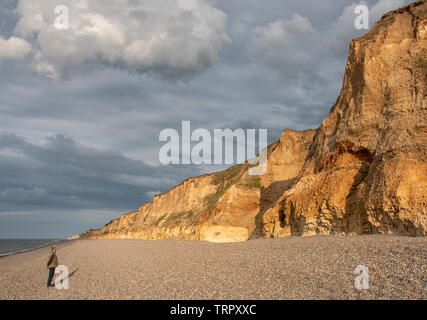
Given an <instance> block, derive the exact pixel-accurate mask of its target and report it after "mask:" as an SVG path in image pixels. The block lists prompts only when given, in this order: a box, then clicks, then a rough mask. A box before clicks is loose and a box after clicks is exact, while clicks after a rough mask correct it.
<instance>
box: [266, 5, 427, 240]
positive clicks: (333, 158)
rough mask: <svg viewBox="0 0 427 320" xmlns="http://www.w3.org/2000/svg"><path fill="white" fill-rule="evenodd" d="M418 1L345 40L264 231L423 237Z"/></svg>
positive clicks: (423, 44) (426, 186)
mask: <svg viewBox="0 0 427 320" xmlns="http://www.w3.org/2000/svg"><path fill="white" fill-rule="evenodd" d="M426 6H427V5H426V2H425V1H418V2H415V3H413V4H411V5H409V6H407V7H405V8H402V9H399V10H396V11H393V12H390V13H388V14H386V15H384V17H383V18H382V19H381V20H380V21H379V22H378V23H377V24H376V25H375V26H374V27H373V29H372V30H371V31H369V32H368V33H367V34H366V35H364V36H363V37H362V38H359V39H355V40H353V41H352V42H351V44H350V51H349V54H348V62H347V65H346V71H345V77H344V82H343V86H342V90H341V94H340V96H339V98H338V100H337V102H336V104H335V105H334V106H333V107H332V110H331V111H330V113H329V115H328V116H327V117H326V118H325V119H324V120H323V122H322V124H321V126H320V128H319V129H318V130H317V132H316V136H315V138H314V141H313V144H312V145H311V147H310V151H309V154H308V156H307V159H306V161H305V163H304V166H303V169H302V170H301V172H300V173H299V175H298V178H297V181H296V183H295V184H294V185H293V186H292V188H290V189H289V190H287V191H286V192H285V193H284V194H283V195H282V196H281V198H280V199H279V200H278V201H277V203H276V205H275V206H274V208H272V209H270V210H269V211H268V212H266V213H265V214H264V216H263V233H264V235H265V236H267V237H282V236H286V235H311V234H364V233H397V234H402V235H411V236H425V235H426V226H427V224H426V223H427V221H426V217H427V163H426V159H427V149H426V148H427V147H426V143H427V112H426V109H427V103H426V76H427V61H426V57H427V41H426V40H427V39H426V36H427V29H426V28H427V23H426Z"/></svg>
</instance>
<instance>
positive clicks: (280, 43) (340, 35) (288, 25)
mask: <svg viewBox="0 0 427 320" xmlns="http://www.w3.org/2000/svg"><path fill="white" fill-rule="evenodd" d="M359 4H363V5H366V6H368V4H367V3H366V2H365V1H363V0H361V1H359V2H358V3H356V2H355V3H352V4H351V5H348V6H346V7H345V8H344V9H343V11H342V13H341V15H340V16H339V17H338V18H337V19H336V20H335V21H332V22H331V23H330V24H329V26H327V28H325V29H324V30H322V31H320V30H315V29H314V28H313V27H312V25H311V22H310V21H309V20H308V19H307V18H305V17H302V16H300V15H298V14H294V15H293V17H292V19H289V20H282V19H280V20H276V21H274V22H271V23H269V24H268V25H266V26H258V27H256V28H254V29H253V31H252V39H251V41H250V43H249V45H248V48H249V53H250V55H251V57H252V58H253V59H254V60H255V61H257V62H258V61H259V60H261V61H262V62H263V63H264V65H265V66H267V67H269V68H272V69H274V70H278V71H280V72H281V73H282V74H284V75H286V76H289V75H290V76H292V75H296V74H298V75H300V76H301V75H302V76H307V75H306V72H309V73H310V74H311V76H309V77H306V79H307V80H309V79H311V78H312V77H313V76H314V75H315V74H316V73H317V75H320V76H321V75H322V74H324V73H325V71H328V69H332V68H333V67H332V66H329V64H331V63H336V60H335V59H330V57H329V58H327V59H326V60H325V59H320V58H319V57H320V56H322V55H324V56H330V55H333V56H335V57H343V56H345V54H346V52H347V50H348V48H349V43H350V41H351V39H353V38H356V37H360V36H362V35H363V34H364V33H365V32H366V31H367V30H358V29H356V27H355V26H354V21H355V19H356V17H357V14H356V13H355V8H356V6H358V5H359ZM404 5H405V1H404V0H379V1H378V2H377V3H376V4H374V5H373V6H372V7H369V6H368V8H369V27H370V28H371V27H372V26H373V25H374V24H375V22H377V21H378V20H379V19H380V18H381V17H382V15H383V14H384V13H386V12H388V11H390V10H394V9H397V8H399V7H401V6H404ZM325 61H326V62H327V63H326V65H327V66H326V65H321V64H320V62H322V64H325ZM329 61H331V63H329Z"/></svg>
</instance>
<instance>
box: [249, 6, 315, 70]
mask: <svg viewBox="0 0 427 320" xmlns="http://www.w3.org/2000/svg"><path fill="white" fill-rule="evenodd" d="M314 33H315V32H314V29H313V27H312V26H311V23H310V21H309V20H308V19H307V18H305V17H301V16H300V15H298V14H294V15H293V17H292V18H291V19H289V20H282V19H279V20H276V21H274V22H271V23H270V24H268V25H267V26H263V27H256V28H254V29H253V31H252V39H251V42H250V43H249V46H248V50H249V53H250V54H251V56H252V57H253V58H254V59H257V60H258V59H261V60H262V61H263V62H264V63H265V64H266V65H267V66H269V67H272V68H275V69H277V68H278V69H280V70H282V71H284V72H286V73H288V72H291V73H292V72H293V71H296V70H298V68H302V67H304V66H307V65H308V64H309V63H310V62H311V58H310V56H309V55H308V54H307V52H306V50H305V49H304V48H303V47H301V46H299V44H301V43H303V42H304V41H308V42H310V40H311V39H312V36H313V35H314Z"/></svg>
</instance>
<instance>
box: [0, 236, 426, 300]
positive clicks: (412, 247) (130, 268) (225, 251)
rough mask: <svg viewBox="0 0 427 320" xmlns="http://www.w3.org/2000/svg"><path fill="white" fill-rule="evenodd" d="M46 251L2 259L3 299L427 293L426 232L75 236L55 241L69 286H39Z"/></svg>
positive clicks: (415, 296) (333, 296) (0, 282)
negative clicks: (360, 278)
mask: <svg viewBox="0 0 427 320" xmlns="http://www.w3.org/2000/svg"><path fill="white" fill-rule="evenodd" d="M48 254H49V248H42V249H38V250H35V251H31V252H26V253H22V254H18V255H14V256H9V257H5V258H2V259H0V299H68V298H72V299H117V298H120V299H313V298H314V299H316V298H321V299H359V298H361V299H372V298H379V299H390V298H396V299H407V298H410V299H426V298H427V292H426V290H427V289H426V283H427V282H426V280H427V274H426V269H427V263H426V262H427V261H426V260H427V239H425V238H410V237H397V236H383V235H369V236H355V237H333V236H314V237H289V238H283V239H259V240H252V241H248V242H244V243H228V244H214V243H208V242H202V241H181V240H157V241H144V240H77V241H71V242H67V243H62V244H59V245H58V257H59V263H60V264H64V265H66V266H67V267H68V268H69V271H70V272H72V273H73V274H72V276H71V277H70V278H69V285H70V288H69V289H68V290H57V289H55V288H46V287H45V281H46V278H47V270H46V267H45V262H46V261H45V260H46V259H47V256H48ZM357 265H365V266H367V267H368V268H369V276H370V283H369V284H370V288H369V290H365V291H358V290H356V289H355V288H354V280H355V277H356V276H355V275H354V274H353V272H354V269H355V267H356V266H357Z"/></svg>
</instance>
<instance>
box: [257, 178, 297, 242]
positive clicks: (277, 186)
mask: <svg viewBox="0 0 427 320" xmlns="http://www.w3.org/2000/svg"><path fill="white" fill-rule="evenodd" d="M294 181H295V178H292V179H287V180H282V181H275V182H273V183H271V184H270V185H269V186H268V187H267V188H263V187H261V198H260V205H259V212H258V213H257V215H256V216H255V230H254V232H253V233H252V235H251V236H250V239H254V238H257V237H260V236H262V217H263V216H264V213H265V212H267V210H269V209H271V208H272V207H273V206H274V205H275V203H276V201H277V200H278V199H279V198H280V196H281V195H282V194H283V193H284V192H285V191H286V190H288V189H289V188H290V187H291V186H292V184H293V183H294Z"/></svg>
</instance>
